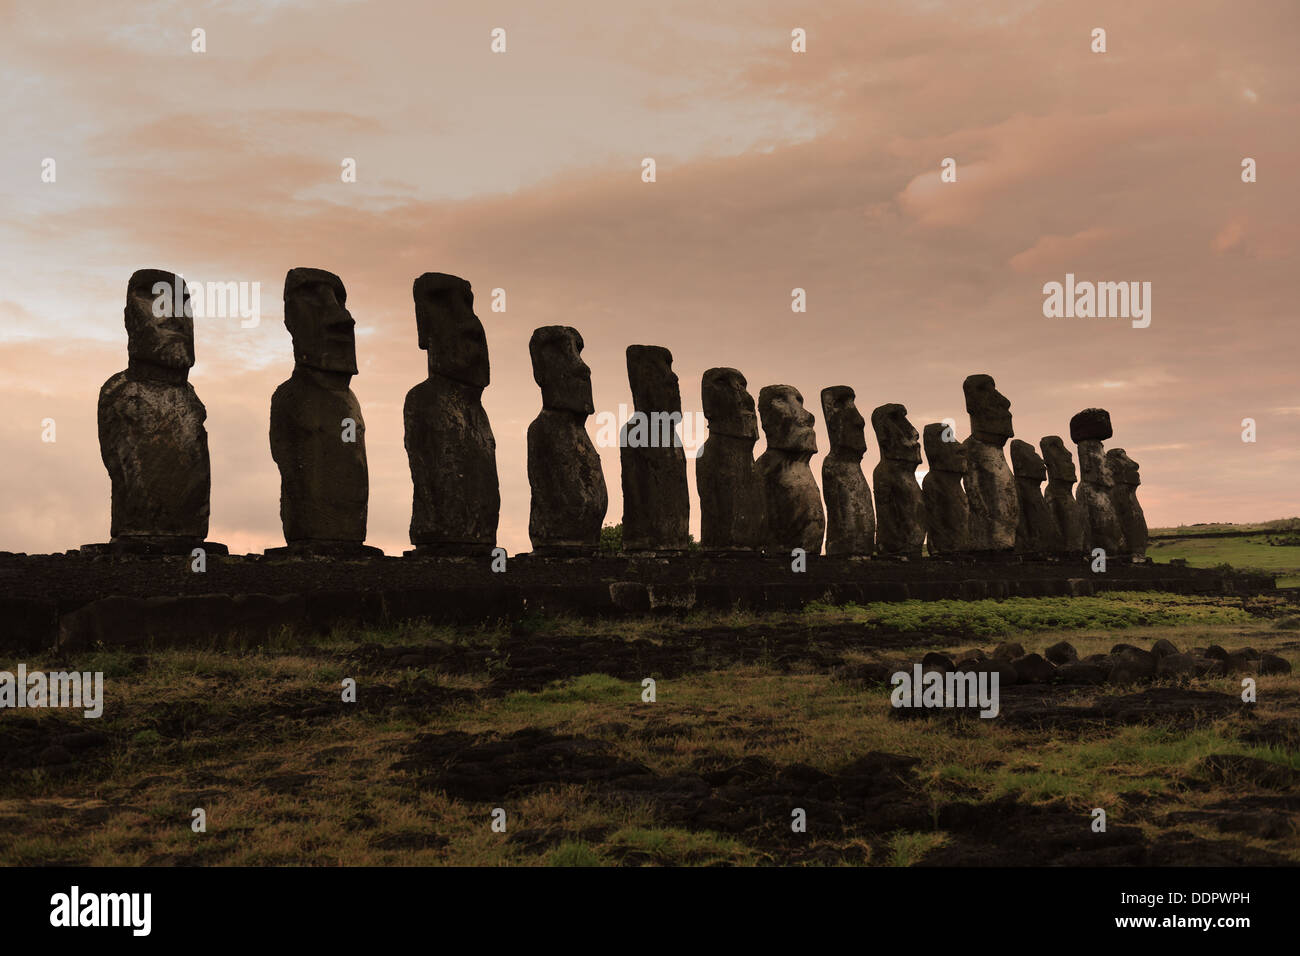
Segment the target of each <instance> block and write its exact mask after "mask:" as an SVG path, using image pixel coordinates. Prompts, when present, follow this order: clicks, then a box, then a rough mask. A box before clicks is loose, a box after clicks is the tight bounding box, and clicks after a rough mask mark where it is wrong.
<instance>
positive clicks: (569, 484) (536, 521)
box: [528, 325, 609, 554]
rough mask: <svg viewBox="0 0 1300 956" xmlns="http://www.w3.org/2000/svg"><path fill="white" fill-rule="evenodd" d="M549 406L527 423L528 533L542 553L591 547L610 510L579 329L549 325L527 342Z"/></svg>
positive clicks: (596, 543) (535, 375) (583, 550)
mask: <svg viewBox="0 0 1300 956" xmlns="http://www.w3.org/2000/svg"><path fill="white" fill-rule="evenodd" d="M528 351H529V354H530V355H531V357H532V361H533V379H534V380H535V381H536V382H537V384H538V385H539V386H540V387H541V390H542V411H541V413H540V414H538V416H537V418H535V419H534V420H533V423H532V424H531V425H529V426H528V484H529V486H530V487H531V488H532V504H531V510H530V514H529V519H528V535H529V537H530V538H531V539H532V542H533V550H534V551H535V552H539V553H588V554H589V553H592V552H594V551H596V550H597V549H598V548H599V547H600V528H601V523H602V522H603V521H604V520H605V512H606V510H607V509H608V508H609V493H608V491H607V490H606V488H605V475H604V473H603V472H602V471H601V468H600V455H599V454H597V452H596V447H595V446H594V445H593V444H592V443H591V438H590V437H589V436H588V435H587V429H586V428H585V427H584V425H583V423H584V422H585V421H586V420H587V416H588V415H590V414H591V413H592V412H593V411H595V406H594V405H593V404H592V397H591V369H590V368H588V367H587V363H586V362H584V361H583V360H582V336H581V335H579V334H578V330H577V329H572V328H569V327H568V326H562V325H547V326H543V327H542V328H540V329H537V330H536V331H535V332H533V336H532V338H531V339H530V340H529V342H528Z"/></svg>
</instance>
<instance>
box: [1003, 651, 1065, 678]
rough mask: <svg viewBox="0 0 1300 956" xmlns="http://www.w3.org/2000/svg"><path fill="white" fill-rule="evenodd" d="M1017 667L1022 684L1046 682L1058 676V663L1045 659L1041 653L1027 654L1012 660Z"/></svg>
mask: <svg viewBox="0 0 1300 956" xmlns="http://www.w3.org/2000/svg"><path fill="white" fill-rule="evenodd" d="M1011 666H1012V667H1014V668H1015V669H1016V674H1017V676H1018V677H1019V678H1020V680H1019V683H1021V684H1046V683H1047V682H1048V681H1050V680H1051V679H1052V678H1053V677H1055V676H1056V665H1055V664H1053V663H1052V662H1051V661H1048V660H1045V659H1044V658H1043V657H1042V655H1041V654H1026V655H1025V656H1024V657H1017V658H1015V659H1014V660H1013V661H1012V662H1011Z"/></svg>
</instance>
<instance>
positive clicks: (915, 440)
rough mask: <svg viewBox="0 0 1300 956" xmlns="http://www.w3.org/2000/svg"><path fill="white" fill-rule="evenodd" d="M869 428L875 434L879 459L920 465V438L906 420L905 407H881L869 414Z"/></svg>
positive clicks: (893, 405)
mask: <svg viewBox="0 0 1300 956" xmlns="http://www.w3.org/2000/svg"><path fill="white" fill-rule="evenodd" d="M871 427H872V428H873V429H874V430H875V432H876V444H877V445H879V446H880V457H881V458H888V459H890V460H891V461H905V462H907V463H909V464H912V465H919V464H920V463H921V436H920V435H919V434H917V431H916V429H915V428H913V427H912V423H911V422H909V421H908V420H907V406H905V405H898V404H890V405H881V406H880V407H879V408H877V409H876V410H875V411H873V412H872V413H871Z"/></svg>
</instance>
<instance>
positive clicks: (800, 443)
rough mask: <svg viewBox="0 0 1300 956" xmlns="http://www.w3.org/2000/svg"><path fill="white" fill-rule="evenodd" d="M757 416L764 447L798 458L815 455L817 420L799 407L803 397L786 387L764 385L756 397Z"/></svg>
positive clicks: (791, 388)
mask: <svg viewBox="0 0 1300 956" xmlns="http://www.w3.org/2000/svg"><path fill="white" fill-rule="evenodd" d="M758 415H759V418H760V419H761V420H762V422H763V434H765V435H766V436H767V447H768V448H776V449H780V450H781V451H787V452H796V453H798V454H812V453H813V452H815V451H817V432H816V430H815V429H814V428H813V425H814V424H816V422H817V419H816V418H815V417H814V416H813V413H812V412H810V411H808V409H806V408H804V407H803V396H802V395H800V394H799V390H798V389H797V388H794V387H793V386H790V385H765V386H763V388H761V389H760V390H759V393H758Z"/></svg>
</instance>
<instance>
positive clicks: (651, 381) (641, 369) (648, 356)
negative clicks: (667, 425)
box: [627, 345, 682, 412]
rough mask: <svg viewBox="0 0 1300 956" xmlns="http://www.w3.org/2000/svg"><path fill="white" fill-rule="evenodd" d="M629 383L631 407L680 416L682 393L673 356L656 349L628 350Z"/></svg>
mask: <svg viewBox="0 0 1300 956" xmlns="http://www.w3.org/2000/svg"><path fill="white" fill-rule="evenodd" d="M627 380H628V383H629V384H630V385H631V386H632V404H633V405H634V406H635V407H636V408H638V409H639V410H641V411H643V412H680V411H681V410H682V390H681V386H680V385H679V384H678V382H677V373H676V372H674V371H673V353H672V352H670V351H668V350H667V349H665V348H660V347H659V346H657V345H629V346H628V347H627Z"/></svg>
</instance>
